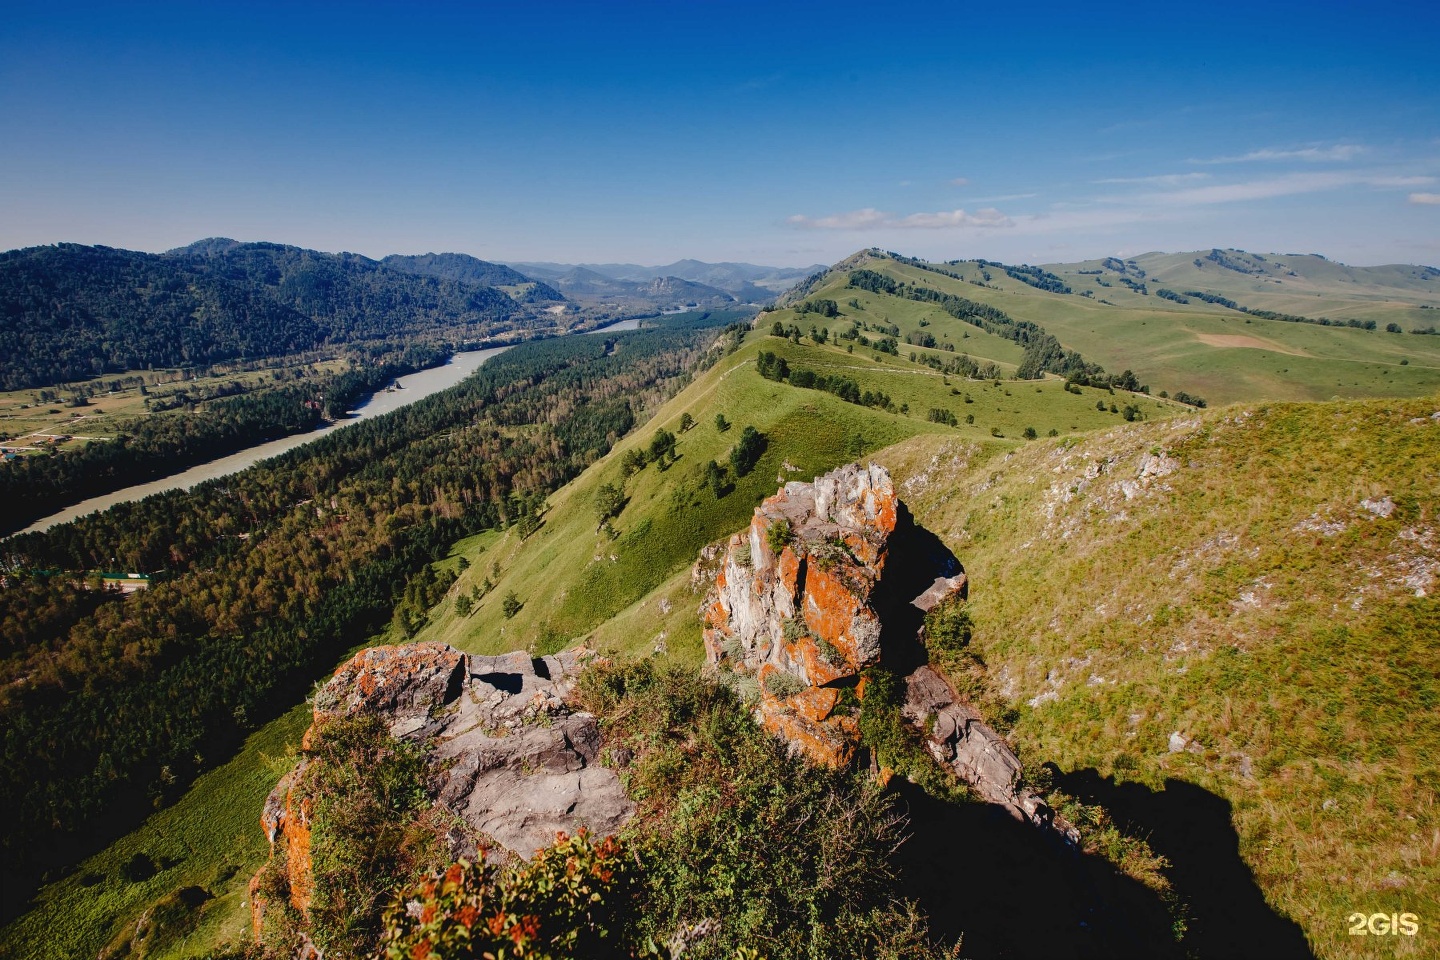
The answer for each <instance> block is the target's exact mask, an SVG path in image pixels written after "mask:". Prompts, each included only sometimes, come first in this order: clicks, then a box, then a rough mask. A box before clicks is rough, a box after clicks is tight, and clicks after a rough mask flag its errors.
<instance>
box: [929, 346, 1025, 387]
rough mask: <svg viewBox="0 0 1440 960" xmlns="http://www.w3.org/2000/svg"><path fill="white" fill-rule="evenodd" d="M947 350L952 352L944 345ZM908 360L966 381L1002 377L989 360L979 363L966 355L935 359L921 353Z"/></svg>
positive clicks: (930, 355) (1001, 373)
mask: <svg viewBox="0 0 1440 960" xmlns="http://www.w3.org/2000/svg"><path fill="white" fill-rule="evenodd" d="M945 346H946V348H947V349H950V350H953V349H954V347H952V346H951V345H950V344H948V343H947V344H946V345H945ZM910 359H912V360H914V361H915V362H916V363H923V364H925V366H927V367H930V368H931V369H934V370H939V371H940V372H941V373H943V374H945V375H946V376H956V377H964V378H966V379H967V380H999V379H1000V378H1001V377H1002V376H1004V371H1002V370H1001V369H1000V367H999V365H997V364H995V363H992V362H990V361H989V360H987V361H985V362H984V363H980V362H979V361H977V360H976V359H975V358H974V357H972V356H970V355H969V354H967V353H962V354H960V356H958V357H946V358H942V357H937V356H935V355H934V354H932V353H922V354H917V355H914V356H912V357H911V358H910Z"/></svg>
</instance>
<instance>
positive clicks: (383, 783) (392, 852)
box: [281, 715, 444, 958]
mask: <svg viewBox="0 0 1440 960" xmlns="http://www.w3.org/2000/svg"><path fill="white" fill-rule="evenodd" d="M424 781H425V760H424V754H423V753H422V751H421V749H420V748H419V747H418V746H416V745H415V744H413V743H407V742H404V741H399V740H395V739H394V738H392V737H391V736H390V734H389V733H388V732H387V730H386V729H385V726H384V724H383V723H382V722H381V720H380V719H379V718H377V717H374V716H369V715H359V716H355V717H344V718H337V719H332V720H329V721H327V722H325V723H323V724H321V725H319V726H318V727H317V728H316V729H315V733H314V734H313V736H312V742H311V762H310V764H309V766H307V767H306V768H305V772H304V774H303V775H302V777H301V779H300V781H299V782H298V783H297V784H296V787H295V789H296V791H297V793H298V794H299V795H300V796H302V797H307V798H308V799H309V801H310V803H311V804H312V813H311V835H310V859H311V870H312V873H313V877H314V896H313V898H312V900H311V902H310V909H309V911H308V919H309V927H310V935H311V937H312V938H313V939H314V941H315V944H316V946H318V947H320V948H321V949H322V950H324V951H325V955H326V956H327V957H334V958H348V957H357V958H358V957H369V956H371V955H373V953H374V951H375V948H376V946H377V944H378V940H379V935H380V930H381V921H382V916H381V905H382V904H383V903H384V902H385V901H386V900H387V899H388V894H389V891H390V890H392V889H393V888H394V887H395V886H396V885H398V884H400V883H402V882H404V881H405V880H407V879H409V878H410V877H411V876H413V875H414V872H415V871H416V870H417V869H424V868H427V867H429V866H431V865H432V863H433V862H434V861H435V860H436V859H438V856H439V853H440V843H439V840H438V837H437V833H438V832H440V831H442V830H443V829H444V828H443V826H441V825H440V824H439V823H438V818H433V817H432V816H430V815H429V814H430V804H429V801H428V799H427V798H426V794H425V782H424ZM285 939H286V938H285V937H284V936H283V935H282V937H281V940H282V942H283V941H284V940H285Z"/></svg>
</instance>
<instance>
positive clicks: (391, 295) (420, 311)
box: [0, 239, 553, 390]
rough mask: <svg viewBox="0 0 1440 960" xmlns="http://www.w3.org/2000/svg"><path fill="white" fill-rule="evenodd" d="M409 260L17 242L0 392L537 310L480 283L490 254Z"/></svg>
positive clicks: (1, 348) (3, 313) (3, 319)
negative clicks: (152, 251) (478, 258)
mask: <svg viewBox="0 0 1440 960" xmlns="http://www.w3.org/2000/svg"><path fill="white" fill-rule="evenodd" d="M470 259H472V258H464V260H470ZM416 261H418V262H416ZM402 262H404V263H405V266H404V268H401V269H397V268H396V267H395V266H393V265H392V266H387V265H385V264H383V263H380V262H378V261H375V260H371V259H369V258H367V257H362V256H360V255H358V254H353V253H339V254H331V253H320V252H318V251H314V250H304V249H301V248H299V247H292V246H286V245H283V244H275V243H237V242H236V241H233V240H224V239H209V240H202V241H200V242H198V243H195V244H192V245H190V246H188V247H182V248H179V249H176V250H171V251H169V252H167V253H163V254H150V253H141V252H137V251H132V250H118V249H113V248H110V247H102V246H83V245H80V244H69V243H66V244H59V245H56V246H48V247H30V248H27V249H23V250H12V251H9V252H7V253H3V254H0V388H3V389H7V390H14V389H22V388H27V387H35V386H45V385H49V384H54V383H59V382H62V381H66V380H77V379H82V378H86V377H91V376H97V375H100V374H106V373H119V372H123V371H126V370H135V369H145V368H147V367H175V366H185V365H189V364H197V363H210V362H215V361H219V360H229V359H235V358H255V357H263V356H276V355H283V354H289V353H294V352H296V351H300V350H307V349H312V348H315V347H318V346H322V345H329V344H338V343H350V342H357V341H373V340H387V339H397V338H416V337H425V336H431V335H435V334H443V335H444V336H446V337H447V338H452V339H455V338H475V337H484V336H493V335H496V334H500V333H504V332H506V331H508V330H511V329H513V328H514V327H515V326H517V325H519V324H521V323H523V321H524V319H525V318H526V317H527V316H529V315H530V314H531V311H530V309H529V308H528V307H526V306H525V305H523V304H521V303H520V302H517V300H516V299H514V298H512V297H510V296H508V295H507V294H506V293H505V292H504V291H502V290H500V289H497V288H496V287H495V286H492V285H490V284H488V283H484V282H479V281H478V280H475V279H472V277H475V276H483V275H484V273H483V271H482V270H481V269H480V266H484V267H489V266H492V265H488V264H484V262H483V261H474V263H473V264H464V263H462V262H460V258H453V259H446V258H433V257H432V258H428V259H427V258H414V261H406V260H405V259H404V258H402ZM477 265H479V266H477ZM499 269H502V270H504V268H499ZM447 274H448V275H447ZM512 274H513V277H512ZM504 276H505V279H507V280H508V279H513V278H519V281H520V283H522V284H525V283H528V282H529V281H528V279H527V278H524V277H521V276H520V275H519V274H515V273H514V271H509V270H504ZM496 279H499V277H496ZM527 292H530V291H527ZM551 294H553V291H551ZM520 299H525V296H521V298H520Z"/></svg>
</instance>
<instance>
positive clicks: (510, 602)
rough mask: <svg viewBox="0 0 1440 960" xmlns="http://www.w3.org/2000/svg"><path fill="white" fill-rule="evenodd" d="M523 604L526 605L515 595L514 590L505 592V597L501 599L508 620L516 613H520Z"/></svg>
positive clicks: (501, 607)
mask: <svg viewBox="0 0 1440 960" xmlns="http://www.w3.org/2000/svg"><path fill="white" fill-rule="evenodd" d="M522 606H524V604H522V603H521V602H520V598H519V597H517V596H516V595H515V591H514V590H511V591H508V592H507V593H506V594H505V599H503V600H501V601H500V609H501V610H502V611H503V612H504V614H505V619H506V620H509V619H510V618H511V617H513V616H515V614H517V613H519V612H520V608H521V607H522Z"/></svg>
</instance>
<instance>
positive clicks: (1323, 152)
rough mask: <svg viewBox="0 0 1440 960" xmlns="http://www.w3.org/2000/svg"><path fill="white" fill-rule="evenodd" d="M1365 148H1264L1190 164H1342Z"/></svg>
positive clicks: (1342, 145)
mask: <svg viewBox="0 0 1440 960" xmlns="http://www.w3.org/2000/svg"><path fill="white" fill-rule="evenodd" d="M1367 149H1368V148H1367V147H1363V146H1361V145H1360V144H1358V143H1337V144H1334V145H1333V146H1329V147H1318V146H1317V147H1296V148H1293V149H1289V150H1284V149H1279V148H1277V147H1265V148H1263V149H1261V150H1251V151H1250V152H1249V153H1244V154H1241V155H1240V156H1237V157H1211V158H1209V159H1205V160H1191V161H1190V162H1191V163H1253V162H1256V161H1263V160H1304V161H1307V162H1309V163H1344V162H1346V161H1349V160H1354V159H1355V158H1356V157H1358V156H1360V155H1361V154H1363V153H1365V151H1366V150H1367Z"/></svg>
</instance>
